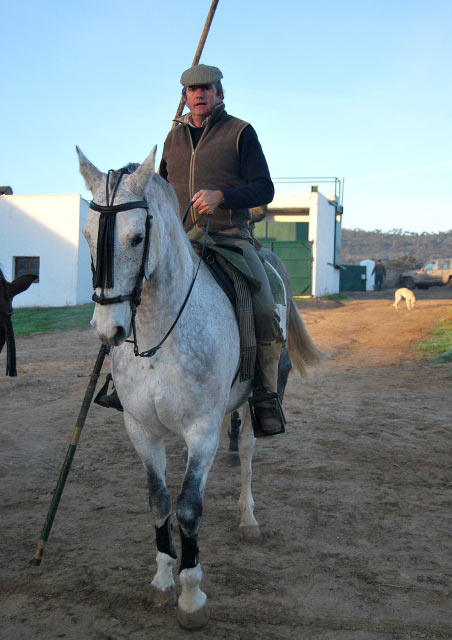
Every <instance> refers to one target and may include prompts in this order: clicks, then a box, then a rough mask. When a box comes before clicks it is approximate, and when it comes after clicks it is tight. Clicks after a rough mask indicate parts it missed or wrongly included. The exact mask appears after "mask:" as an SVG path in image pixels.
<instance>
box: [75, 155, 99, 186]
mask: <svg viewBox="0 0 452 640" xmlns="http://www.w3.org/2000/svg"><path fill="white" fill-rule="evenodd" d="M75 148H76V150H77V154H78V159H79V162H80V173H81V174H82V176H83V177H84V179H85V183H86V186H87V187H88V189H89V190H90V191H91V193H92V194H93V195H94V193H95V192H96V190H97V187H98V186H99V183H100V181H101V180H102V177H103V175H104V174H103V173H102V171H99V169H98V168H97V167H95V166H94V165H93V163H92V162H90V161H89V160H88V158H87V157H86V156H85V154H84V153H82V151H81V150H80V149H79V148H78V147H75Z"/></svg>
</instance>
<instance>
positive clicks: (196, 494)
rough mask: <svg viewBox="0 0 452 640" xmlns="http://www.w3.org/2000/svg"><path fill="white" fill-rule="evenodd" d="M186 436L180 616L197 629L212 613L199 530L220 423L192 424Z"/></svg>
mask: <svg viewBox="0 0 452 640" xmlns="http://www.w3.org/2000/svg"><path fill="white" fill-rule="evenodd" d="M218 422H219V420H218ZM185 437H186V442H187V447H188V461H187V467H186V470H185V476H184V481H183V484H182V489H181V492H180V494H179V496H178V498H177V508H176V516H177V519H178V521H179V530H180V536H181V545H182V557H181V564H180V568H179V579H180V582H181V585H182V593H181V595H180V596H179V600H178V608H177V619H178V621H179V624H180V625H181V626H182V627H183V628H184V629H189V630H194V629H201V628H202V627H204V626H205V625H206V624H207V622H208V620H209V616H210V614H209V607H208V604H207V596H206V594H205V593H204V592H203V591H201V589H200V585H201V579H202V571H201V565H200V564H199V549H198V530H199V525H200V523H201V515H202V498H203V493H204V488H205V484H206V480H207V474H208V473H209V470H210V467H211V465H212V462H213V459H214V457H215V452H216V450H217V447H218V439H219V425H213V424H212V422H211V421H210V422H209V423H206V424H204V425H200V424H198V425H196V426H192V427H191V429H190V431H189V432H188V434H187V435H186V436H185Z"/></svg>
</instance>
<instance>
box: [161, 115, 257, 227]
mask: <svg viewBox="0 0 452 640" xmlns="http://www.w3.org/2000/svg"><path fill="white" fill-rule="evenodd" d="M189 126H190V125H188V124H186V123H185V122H181V123H180V124H178V125H177V126H176V127H175V128H174V129H173V130H172V131H170V133H169V134H168V136H167V138H166V141H165V146H164V149H163V159H164V160H165V162H166V165H167V170H168V182H169V183H170V184H171V186H172V187H173V189H174V190H175V192H176V194H177V198H178V200H179V208H180V214H181V215H182V214H183V212H184V210H185V208H186V206H187V204H188V203H189V202H190V200H191V199H192V196H193V195H194V194H195V193H196V192H197V191H199V190H200V189H222V188H227V187H239V186H241V185H244V184H246V182H245V180H244V179H243V177H242V175H241V173H240V158H239V151H238V149H239V138H240V134H241V133H242V131H243V129H244V128H245V127H247V126H248V123H247V122H244V121H243V120H239V119H238V118H234V117H233V116H230V115H228V114H227V113H226V111H225V110H224V106H223V105H221V106H220V107H217V109H216V110H215V111H214V113H213V115H212V116H211V119H210V121H209V123H208V124H207V125H206V127H205V129H204V131H203V134H202V137H201V139H200V140H199V142H198V144H197V146H196V149H195V150H194V149H193V143H192V139H191V135H190V131H189ZM197 217H198V214H197V213H196V211H194V210H193V209H191V211H190V214H189V215H188V216H187V222H186V226H188V224H190V222H191V221H193V220H195V219H196V218H197ZM250 217H251V214H250V210H249V209H221V208H220V207H218V208H217V209H215V211H214V212H213V215H212V216H211V220H210V229H211V231H220V230H225V229H231V228H233V227H238V228H241V229H245V228H247V227H248V220H249V219H250ZM205 220H206V218H205V217H203V218H202V221H201V223H200V225H199V226H204V225H205Z"/></svg>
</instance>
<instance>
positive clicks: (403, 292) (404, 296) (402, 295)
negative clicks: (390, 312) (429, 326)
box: [392, 288, 416, 311]
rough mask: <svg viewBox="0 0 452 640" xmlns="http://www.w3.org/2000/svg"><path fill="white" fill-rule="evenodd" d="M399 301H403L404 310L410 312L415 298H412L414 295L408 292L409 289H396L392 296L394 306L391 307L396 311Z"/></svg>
mask: <svg viewBox="0 0 452 640" xmlns="http://www.w3.org/2000/svg"><path fill="white" fill-rule="evenodd" d="M401 300H405V302H406V308H407V309H408V310H409V311H411V309H412V308H413V307H414V304H415V302H416V298H415V297H414V293H413V292H412V291H410V289H405V288H403V289H397V291H396V292H395V295H394V304H393V305H392V306H393V307H395V308H396V309H398V308H399V302H400V301H401Z"/></svg>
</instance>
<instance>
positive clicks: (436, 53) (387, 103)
mask: <svg viewBox="0 0 452 640" xmlns="http://www.w3.org/2000/svg"><path fill="white" fill-rule="evenodd" d="M210 4H211V0H197V1H196V2H191V3H187V2H184V1H183V0H172V2H167V3H162V2H161V1H159V2H157V1H155V0H128V2H127V3H125V2H122V1H121V2H120V1H119V0H109V1H105V0H90V1H87V0H77V2H75V1H69V0H58V1H57V0H34V1H31V0H28V1H25V0H15V2H14V3H12V2H10V1H9V0H8V1H7V0H1V3H0V6H1V15H2V38H1V41H0V65H1V66H0V71H1V85H0V122H1V130H2V140H1V146H0V184H2V185H11V186H12V187H13V189H14V193H16V194H29V193H81V194H82V195H83V196H84V197H86V198H88V197H89V195H88V193H87V191H86V189H85V187H84V184H83V180H82V178H81V176H80V175H79V172H78V163H77V159H76V154H75V145H76V144H78V145H79V146H80V147H81V148H82V150H83V151H84V153H85V154H86V155H87V156H88V157H89V158H90V160H92V162H94V164H96V166H98V167H99V168H100V169H102V170H104V171H105V170H107V169H110V168H118V167H120V166H122V165H123V164H125V163H127V162H141V161H142V160H144V158H145V157H146V156H147V154H148V153H149V151H150V149H151V148H152V146H153V145H154V144H157V145H158V157H159V158H160V154H161V151H162V148H163V141H164V139H165V135H166V133H167V132H168V130H169V129H170V126H171V121H172V118H173V117H174V114H175V111H176V108H177V105H178V102H179V96H180V84H179V78H180V74H181V72H182V71H183V70H184V69H185V68H187V67H189V66H190V65H191V61H192V59H193V55H194V52H195V50H196V46H197V44H198V40H199V37H200V34H201V30H202V27H203V25H204V21H205V19H206V16H207V13H208V10H209V7H210ZM451 24H452V2H451V0H422V1H421V0H373V1H370V0H369V1H368V0H354V1H351V0H343V1H342V2H338V1H333V0H318V1H317V2H315V3H312V2H309V3H308V2H303V1H302V0H298V1H295V0H293V1H292V0H286V1H281V2H279V3H278V2H274V1H273V2H269V1H266V0H248V1H244V0H219V4H218V8H217V11H216V14H215V17H214V21H213V24H212V28H211V30H210V33H209V36H208V39H207V43H206V46H205V49H204V52H203V55H202V58H201V62H205V63H206V64H214V65H217V66H219V67H220V68H221V69H222V71H223V75H224V80H223V84H224V87H225V103H226V108H227V110H228V111H229V112H230V113H232V114H233V115H236V116H238V117H240V118H242V119H244V120H247V121H249V122H250V123H251V124H252V125H253V126H254V128H255V129H256V131H257V133H258V136H259V139H260V141H261V143H262V146H263V149H264V152H265V154H266V157H267V161H268V164H269V166H270V171H271V174H272V176H273V178H279V177H287V176H290V177H292V176H296V177H304V176H337V177H338V178H340V179H343V178H344V179H345V188H344V219H343V225H344V227H346V228H357V227H359V228H362V229H368V230H372V229H381V230H390V229H404V230H407V231H416V232H423V231H427V232H437V231H446V230H449V229H452V190H451V182H452V181H451V174H452V155H451V149H452V133H451V131H452V127H451V114H452V82H451V78H452V73H451V61H452V38H451V37H450V25H451ZM277 189H279V190H286V191H287V190H288V188H287V187H283V186H279V185H277ZM290 190H291V191H294V190H296V187H294V186H293V185H291V187H290Z"/></svg>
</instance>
